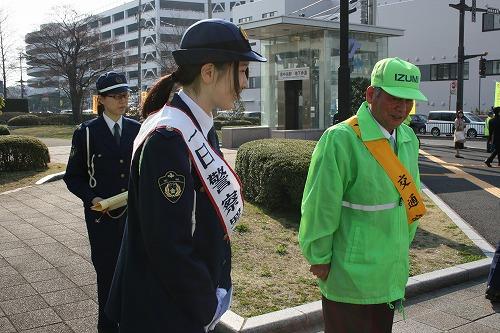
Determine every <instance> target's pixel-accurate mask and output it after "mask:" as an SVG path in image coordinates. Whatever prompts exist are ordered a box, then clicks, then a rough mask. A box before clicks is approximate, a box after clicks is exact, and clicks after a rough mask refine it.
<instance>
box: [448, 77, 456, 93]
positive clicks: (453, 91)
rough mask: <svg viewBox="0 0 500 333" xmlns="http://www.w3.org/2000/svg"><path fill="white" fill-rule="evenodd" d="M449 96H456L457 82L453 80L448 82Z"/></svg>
mask: <svg viewBox="0 0 500 333" xmlns="http://www.w3.org/2000/svg"><path fill="white" fill-rule="evenodd" d="M450 94H451V95H456V94H457V81H456V80H453V81H451V82H450Z"/></svg>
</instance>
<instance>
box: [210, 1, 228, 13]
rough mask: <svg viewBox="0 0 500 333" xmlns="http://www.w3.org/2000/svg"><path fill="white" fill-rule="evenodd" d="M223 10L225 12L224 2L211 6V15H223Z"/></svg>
mask: <svg viewBox="0 0 500 333" xmlns="http://www.w3.org/2000/svg"><path fill="white" fill-rule="evenodd" d="M225 10H226V4H225V3H224V2H219V3H213V4H212V13H224V11H225Z"/></svg>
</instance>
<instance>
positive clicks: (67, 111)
mask: <svg viewBox="0 0 500 333" xmlns="http://www.w3.org/2000/svg"><path fill="white" fill-rule="evenodd" d="M60 113H61V114H72V113H73V110H71V109H66V110H61V112H60Z"/></svg>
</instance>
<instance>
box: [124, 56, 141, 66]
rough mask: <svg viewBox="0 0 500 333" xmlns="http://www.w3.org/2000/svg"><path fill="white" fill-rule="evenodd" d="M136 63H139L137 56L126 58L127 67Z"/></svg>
mask: <svg viewBox="0 0 500 333" xmlns="http://www.w3.org/2000/svg"><path fill="white" fill-rule="evenodd" d="M138 61H139V56H138V55H137V54H134V55H130V56H128V57H127V64H129V65H133V64H137V62H138Z"/></svg>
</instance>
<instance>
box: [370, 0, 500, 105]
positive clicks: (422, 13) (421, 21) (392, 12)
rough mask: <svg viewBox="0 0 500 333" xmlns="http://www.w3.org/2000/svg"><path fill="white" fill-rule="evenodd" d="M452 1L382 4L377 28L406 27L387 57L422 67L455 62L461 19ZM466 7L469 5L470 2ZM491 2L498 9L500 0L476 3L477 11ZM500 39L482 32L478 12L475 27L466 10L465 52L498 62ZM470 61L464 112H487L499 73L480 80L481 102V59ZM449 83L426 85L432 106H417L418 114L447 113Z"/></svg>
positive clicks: (391, 41)
mask: <svg viewBox="0 0 500 333" xmlns="http://www.w3.org/2000/svg"><path fill="white" fill-rule="evenodd" d="M448 3H449V1H436V0H410V1H397V0H392V1H380V0H379V2H378V8H377V15H378V17H377V25H379V26H390V27H394V28H401V29H405V35H404V36H403V37H395V38H390V39H389V56H393V57H395V56H397V57H400V58H403V59H405V60H409V61H411V62H412V63H414V64H416V65H418V66H423V65H436V64H443V63H453V62H455V63H456V62H457V49H458V18H459V15H458V10H455V9H452V8H450V7H449V6H448ZM466 3H467V4H469V5H470V4H471V2H470V1H466ZM487 4H490V5H491V6H497V7H500V3H498V4H497V2H492V1H486V0H477V7H480V8H485V7H486V5H487ZM499 40H500V31H490V32H482V15H481V14H480V13H477V16H476V22H475V23H473V22H471V13H470V12H466V14H465V38H464V46H465V54H478V53H483V52H486V51H487V52H488V55H487V56H486V58H487V59H488V60H500V44H499V43H498V41H499ZM466 61H467V62H468V63H469V73H468V76H469V79H468V80H464V111H473V110H475V109H476V108H478V107H480V109H481V111H483V112H485V111H486V110H488V109H489V108H490V107H491V106H492V105H493V98H494V89H495V81H500V75H488V76H487V77H486V78H484V79H481V101H480V102H479V58H474V59H468V60H466ZM489 65H493V63H490V64H489ZM495 65H496V63H495ZM498 66H500V65H498ZM424 67H426V68H429V67H430V66H424ZM434 68H435V67H434ZM451 81H452V80H451V79H444V80H442V81H423V82H422V90H423V92H424V94H425V95H426V96H427V97H428V99H429V102H427V103H425V102H424V103H422V102H419V103H418V104H417V112H418V113H424V114H427V113H428V112H429V111H431V110H448V103H449V99H450V93H449V91H450V83H451ZM455 103H456V95H451V105H450V108H451V109H452V110H454V109H455Z"/></svg>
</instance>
